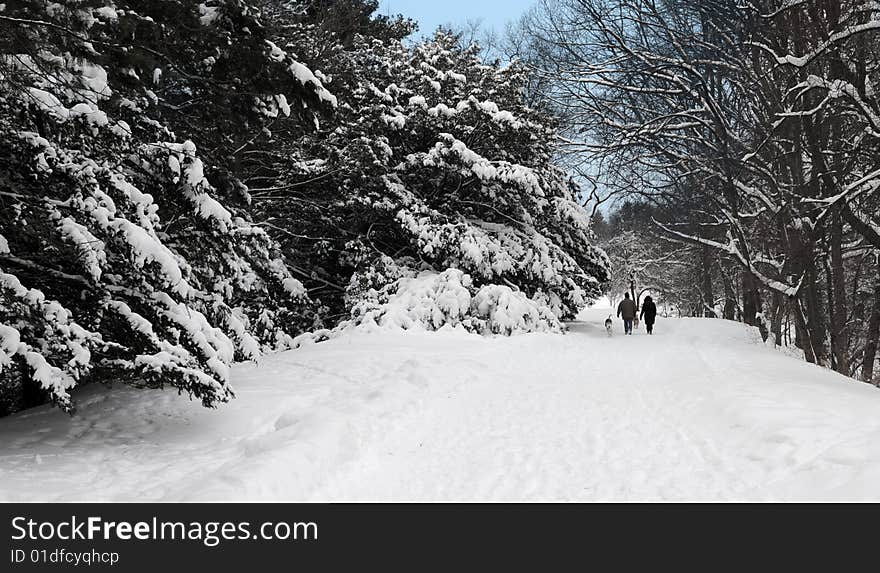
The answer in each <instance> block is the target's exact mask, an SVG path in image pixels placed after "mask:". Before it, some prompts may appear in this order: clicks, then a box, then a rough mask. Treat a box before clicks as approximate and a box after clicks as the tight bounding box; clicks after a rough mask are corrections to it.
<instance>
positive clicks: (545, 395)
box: [0, 309, 880, 501]
mask: <svg viewBox="0 0 880 573" xmlns="http://www.w3.org/2000/svg"><path fill="white" fill-rule="evenodd" d="M608 312H609V311H608V310H602V309H592V310H587V311H584V313H583V314H582V315H581V319H582V320H580V321H577V322H575V323H572V324H571V325H570V326H571V332H570V334H568V335H566V336H561V335H552V334H530V335H522V336H515V337H510V338H483V337H480V336H477V335H472V334H465V333H460V332H441V333H399V332H398V333H394V332H383V333H371V334H350V335H345V336H343V337H341V338H338V339H335V340H331V341H329V342H325V343H321V344H317V345H313V346H308V347H305V348H302V349H300V350H296V351H292V352H286V353H282V354H279V355H276V356H273V357H269V358H266V359H264V360H263V362H262V363H261V364H260V365H258V366H257V365H252V364H246V365H241V366H238V367H236V370H235V372H234V375H233V381H234V385H235V388H236V391H237V395H238V398H237V399H236V400H234V401H233V402H232V403H230V404H228V405H226V406H222V407H221V408H220V409H219V410H216V411H210V410H205V409H203V408H202V407H201V406H200V405H198V404H197V403H191V402H189V401H187V400H186V399H185V398H179V397H177V396H176V395H174V394H173V393H171V392H160V391H143V390H134V389H129V388H124V387H120V388H116V389H113V390H111V391H106V390H104V389H98V388H91V389H89V388H86V389H84V390H83V391H81V392H79V394H78V395H75V398H76V399H77V401H78V404H79V411H78V413H77V415H76V416H75V417H73V418H69V417H67V416H66V415H65V414H63V413H61V412H59V411H57V410H53V409H50V408H38V409H34V410H31V411H28V412H24V413H22V414H19V415H15V416H12V417H9V418H6V419H2V420H0V500H7V501H8V500H138V501H140V500H252V499H258V500H291V501H305V500H318V501H344V500H547V501H551V500H609V501H610V500H794V499H798V500H831V499H833V500H866V499H867V500H880V391H878V390H877V389H875V388H873V387H871V386H868V385H866V384H862V383H859V382H855V381H852V380H849V379H847V378H844V377H842V376H840V375H837V374H834V373H832V372H830V371H827V370H824V369H822V368H819V367H816V366H812V365H809V364H806V363H804V362H802V361H799V360H796V359H794V358H791V357H788V356H784V355H782V354H781V353H778V352H775V351H773V350H772V349H769V348H767V347H764V346H763V345H761V344H760V343H759V339H758V337H757V333H756V332H754V331H753V330H750V329H747V328H746V327H744V326H743V325H740V324H736V323H731V322H726V321H722V320H709V319H663V318H661V319H659V322H658V324H657V326H656V335H655V336H653V337H648V336H646V335H645V334H644V330H641V331H640V332H637V333H636V335H634V336H632V337H624V336H621V335H620V334H619V332H620V330H621V329H620V325H619V323H618V324H617V332H618V334H617V335H615V336H613V337H611V338H608V337H607V336H606V335H605V332H604V328H603V327H602V326H601V321H602V320H604V318H605V316H607V314H608Z"/></svg>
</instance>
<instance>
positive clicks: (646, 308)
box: [639, 296, 657, 334]
mask: <svg viewBox="0 0 880 573" xmlns="http://www.w3.org/2000/svg"><path fill="white" fill-rule="evenodd" d="M639 316H640V318H641V319H642V320H644V321H645V328H646V329H647V330H648V334H654V320H656V318H657V305H656V304H654V301H653V300H652V299H651V297H649V296H646V297H645V302H643V303H642V312H641V313H640V314H639Z"/></svg>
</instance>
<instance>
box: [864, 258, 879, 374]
mask: <svg viewBox="0 0 880 573" xmlns="http://www.w3.org/2000/svg"><path fill="white" fill-rule="evenodd" d="M878 264H880V261H878ZM878 339H880V270H878V275H877V281H876V282H875V283H874V302H873V304H872V307H871V317H870V319H868V333H867V335H866V336H865V341H866V343H865V357H864V361H863V362H862V380H864V381H865V382H869V383H871V384H873V383H874V360H875V359H876V357H877V342H878Z"/></svg>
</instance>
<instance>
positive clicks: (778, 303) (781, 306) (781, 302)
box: [770, 291, 785, 346]
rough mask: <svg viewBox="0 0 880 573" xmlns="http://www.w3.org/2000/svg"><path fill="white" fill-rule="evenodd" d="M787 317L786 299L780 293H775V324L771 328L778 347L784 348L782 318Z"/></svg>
mask: <svg viewBox="0 0 880 573" xmlns="http://www.w3.org/2000/svg"><path fill="white" fill-rule="evenodd" d="M784 316H785V298H784V297H783V296H782V295H781V294H779V293H778V292H775V291H774V292H773V322H772V324H771V326H770V328H771V330H772V331H773V341H774V342H775V343H776V346H782V318H783V317H784Z"/></svg>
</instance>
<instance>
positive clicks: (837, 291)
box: [828, 209, 850, 376]
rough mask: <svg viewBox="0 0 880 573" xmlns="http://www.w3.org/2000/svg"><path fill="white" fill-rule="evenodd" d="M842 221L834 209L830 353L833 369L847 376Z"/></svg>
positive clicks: (830, 283)
mask: <svg viewBox="0 0 880 573" xmlns="http://www.w3.org/2000/svg"><path fill="white" fill-rule="evenodd" d="M842 243H843V221H842V219H841V217H840V210H839V209H837V210H835V214H834V217H833V218H832V220H831V267H830V271H831V275H830V276H829V277H828V283H829V289H830V292H831V299H830V300H829V303H830V304H832V307H831V309H830V310H831V354H832V356H833V357H834V369H835V370H836V371H837V372H840V373H841V374H845V375H847V376H849V374H850V371H849V361H848V359H847V349H848V347H849V341H848V340H847V336H846V334H847V332H846V316H847V311H846V277H845V276H844V274H843V272H844V269H843V246H842Z"/></svg>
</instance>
